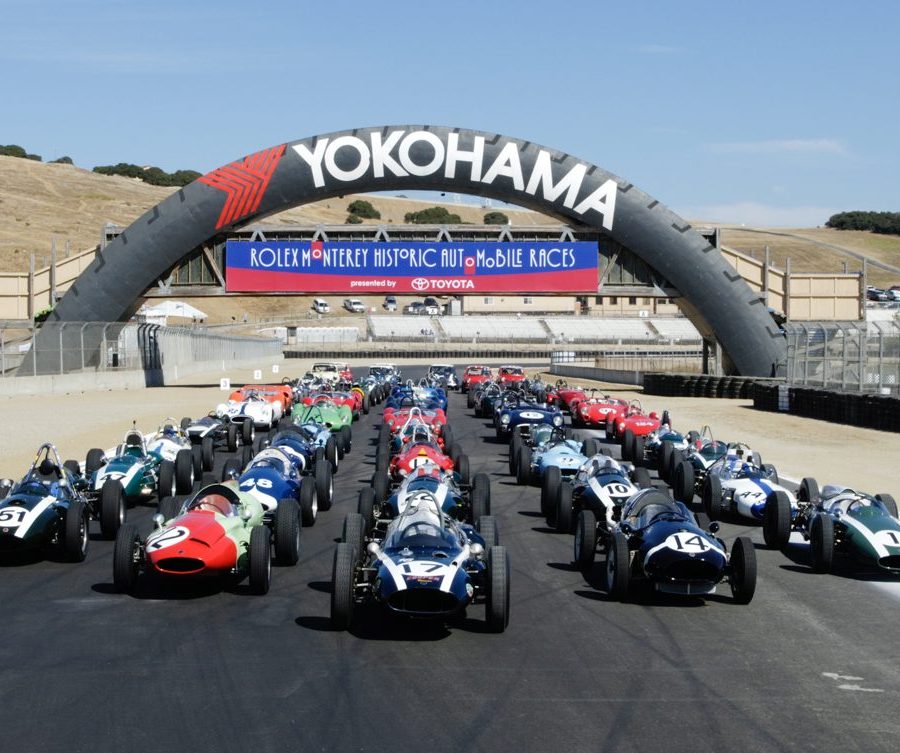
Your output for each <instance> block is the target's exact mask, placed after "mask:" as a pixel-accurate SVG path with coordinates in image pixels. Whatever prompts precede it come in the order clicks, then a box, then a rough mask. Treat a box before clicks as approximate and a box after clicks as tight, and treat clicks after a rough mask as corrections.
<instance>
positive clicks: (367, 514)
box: [356, 486, 375, 532]
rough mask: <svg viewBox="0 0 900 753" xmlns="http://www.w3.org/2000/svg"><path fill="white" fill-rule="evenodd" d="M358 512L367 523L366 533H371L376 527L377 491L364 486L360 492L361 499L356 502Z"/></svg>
mask: <svg viewBox="0 0 900 753" xmlns="http://www.w3.org/2000/svg"><path fill="white" fill-rule="evenodd" d="M356 512H358V513H359V514H360V515H361V516H362V519H363V520H364V521H365V524H366V526H365V529H366V531H367V532H368V531H371V530H372V529H373V528H374V527H375V491H374V490H373V489H372V487H371V486H364V487H363V488H362V489H360V490H359V497H358V498H357V501H356Z"/></svg>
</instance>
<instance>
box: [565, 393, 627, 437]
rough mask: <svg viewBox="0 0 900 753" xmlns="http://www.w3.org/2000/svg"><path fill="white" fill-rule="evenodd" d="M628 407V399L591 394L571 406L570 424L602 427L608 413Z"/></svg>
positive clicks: (604, 424) (604, 425)
mask: <svg viewBox="0 0 900 753" xmlns="http://www.w3.org/2000/svg"><path fill="white" fill-rule="evenodd" d="M627 407H628V401H626V400H620V399H619V398H616V397H610V396H609V395H595V394H592V395H590V396H589V397H587V398H585V399H584V400H581V401H579V402H578V403H577V404H575V405H573V406H572V426H584V427H587V428H596V429H603V428H605V427H606V418H607V416H609V414H610V413H616V412H617V411H618V410H620V409H622V408H627Z"/></svg>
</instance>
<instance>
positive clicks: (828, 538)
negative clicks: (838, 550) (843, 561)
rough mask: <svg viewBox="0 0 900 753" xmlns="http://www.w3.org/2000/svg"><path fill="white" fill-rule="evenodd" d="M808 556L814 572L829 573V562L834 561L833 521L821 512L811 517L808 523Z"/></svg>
mask: <svg viewBox="0 0 900 753" xmlns="http://www.w3.org/2000/svg"><path fill="white" fill-rule="evenodd" d="M809 555H810V558H811V559H812V569H813V570H814V571H815V572H817V573H828V572H831V562H832V560H833V559H834V521H833V520H832V519H831V516H830V515H826V514H825V513H823V512H820V513H816V514H815V515H813V518H812V521H811V522H810V526H809Z"/></svg>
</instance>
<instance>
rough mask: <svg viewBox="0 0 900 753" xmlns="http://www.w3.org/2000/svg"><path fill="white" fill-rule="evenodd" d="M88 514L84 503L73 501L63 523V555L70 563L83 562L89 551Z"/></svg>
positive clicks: (77, 500) (78, 500)
mask: <svg viewBox="0 0 900 753" xmlns="http://www.w3.org/2000/svg"><path fill="white" fill-rule="evenodd" d="M88 541H89V538H88V513H87V509H86V508H85V506H84V502H82V501H81V500H80V499H75V500H72V502H71V503H70V504H69V509H68V510H66V518H65V521H64V523H63V536H62V545H63V553H64V554H65V556H66V559H67V560H69V561H70V562H83V561H84V558H85V557H86V556H87V550H88Z"/></svg>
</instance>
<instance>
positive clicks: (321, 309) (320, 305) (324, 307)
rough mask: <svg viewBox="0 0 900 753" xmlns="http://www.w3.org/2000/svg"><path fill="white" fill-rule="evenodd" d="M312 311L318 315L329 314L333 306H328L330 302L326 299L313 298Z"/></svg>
mask: <svg viewBox="0 0 900 753" xmlns="http://www.w3.org/2000/svg"><path fill="white" fill-rule="evenodd" d="M312 310H313V311H315V312H316V313H317V314H327V313H328V312H329V311H331V306H329V305H328V301H326V300H325V299H324V298H313V302H312Z"/></svg>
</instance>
